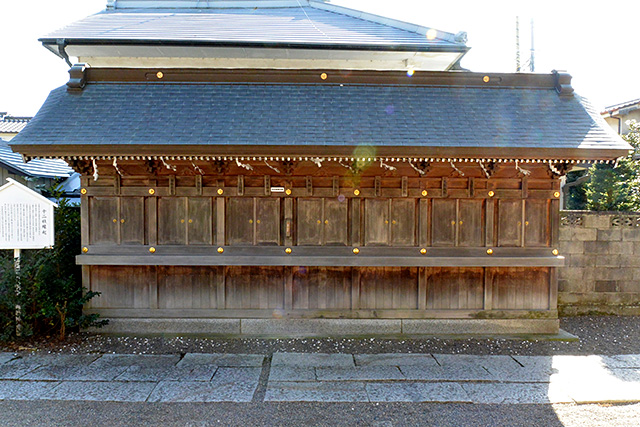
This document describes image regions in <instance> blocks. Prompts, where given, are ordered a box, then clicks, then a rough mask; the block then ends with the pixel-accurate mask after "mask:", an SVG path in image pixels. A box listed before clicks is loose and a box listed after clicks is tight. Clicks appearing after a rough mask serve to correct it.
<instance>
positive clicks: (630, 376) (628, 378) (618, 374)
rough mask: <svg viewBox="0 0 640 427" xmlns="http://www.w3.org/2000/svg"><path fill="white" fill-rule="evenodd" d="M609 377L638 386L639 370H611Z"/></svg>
mask: <svg viewBox="0 0 640 427" xmlns="http://www.w3.org/2000/svg"><path fill="white" fill-rule="evenodd" d="M610 372H611V376H613V377H615V378H617V379H619V380H621V381H623V382H637V383H638V384H640V369H633V368H620V369H611V371H610Z"/></svg>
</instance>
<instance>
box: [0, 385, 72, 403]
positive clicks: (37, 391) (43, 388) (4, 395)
mask: <svg viewBox="0 0 640 427" xmlns="http://www.w3.org/2000/svg"><path fill="white" fill-rule="evenodd" d="M58 385H60V383H59V382H50V381H0V400H37V399H41V398H42V397H43V396H45V395H46V394H47V393H48V392H49V391H51V390H52V389H54V388H55V387H57V386H58Z"/></svg>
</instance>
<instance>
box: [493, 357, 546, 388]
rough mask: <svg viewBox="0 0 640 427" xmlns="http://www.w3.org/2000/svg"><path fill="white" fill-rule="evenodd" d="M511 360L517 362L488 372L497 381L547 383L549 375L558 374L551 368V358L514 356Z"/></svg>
mask: <svg viewBox="0 0 640 427" xmlns="http://www.w3.org/2000/svg"><path fill="white" fill-rule="evenodd" d="M513 358H514V359H515V360H516V362H517V363H516V364H515V365H507V366H505V367H504V369H495V368H494V369H491V370H490V372H491V374H492V375H493V377H494V378H495V379H496V380H497V381H503V382H541V383H548V382H549V378H550V377H551V375H553V374H555V373H557V372H558V371H557V369H554V368H553V358H552V357H551V356H514V357H513ZM520 365H522V366H520Z"/></svg>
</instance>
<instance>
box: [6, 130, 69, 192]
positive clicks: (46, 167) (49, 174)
mask: <svg viewBox="0 0 640 427" xmlns="http://www.w3.org/2000/svg"><path fill="white" fill-rule="evenodd" d="M0 167H5V168H10V169H13V172H16V173H19V174H20V175H23V176H29V177H38V178H68V177H69V176H71V174H73V169H71V168H70V167H69V166H68V165H67V163H66V162H65V161H63V160H52V159H37V160H31V161H30V162H28V163H25V162H23V161H22V156H21V155H20V154H19V153H14V152H13V151H11V148H10V147H9V145H8V144H7V143H6V142H5V141H2V140H0ZM0 184H4V183H0Z"/></svg>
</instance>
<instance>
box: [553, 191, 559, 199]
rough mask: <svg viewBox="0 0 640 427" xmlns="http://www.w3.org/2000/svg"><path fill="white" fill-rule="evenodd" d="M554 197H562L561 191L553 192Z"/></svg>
mask: <svg viewBox="0 0 640 427" xmlns="http://www.w3.org/2000/svg"><path fill="white" fill-rule="evenodd" d="M553 197H555V198H556V199H557V198H558V197H560V192H559V191H556V192H555V193H553Z"/></svg>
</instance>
